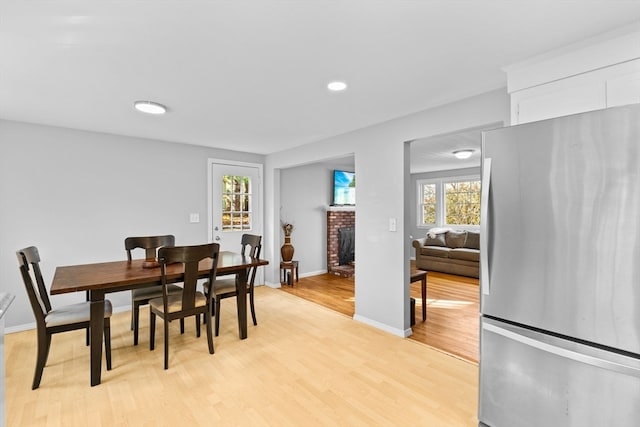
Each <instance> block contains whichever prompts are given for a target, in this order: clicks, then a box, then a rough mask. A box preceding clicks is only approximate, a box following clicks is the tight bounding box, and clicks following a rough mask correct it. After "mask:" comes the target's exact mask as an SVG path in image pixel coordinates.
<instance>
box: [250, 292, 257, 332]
mask: <svg viewBox="0 0 640 427" xmlns="http://www.w3.org/2000/svg"><path fill="white" fill-rule="evenodd" d="M249 305H250V306H251V318H252V319H253V326H256V325H257V324H258V321H257V320H256V308H255V307H254V305H253V286H251V289H249Z"/></svg>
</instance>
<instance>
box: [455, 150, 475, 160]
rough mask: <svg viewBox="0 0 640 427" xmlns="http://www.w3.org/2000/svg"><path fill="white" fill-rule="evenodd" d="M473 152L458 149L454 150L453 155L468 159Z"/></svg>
mask: <svg viewBox="0 0 640 427" xmlns="http://www.w3.org/2000/svg"><path fill="white" fill-rule="evenodd" d="M472 154H473V150H457V151H454V152H453V155H454V156H456V158H457V159H461V160H464V159H468V158H469V157H471V155H472Z"/></svg>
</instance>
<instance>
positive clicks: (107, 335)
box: [104, 317, 111, 371]
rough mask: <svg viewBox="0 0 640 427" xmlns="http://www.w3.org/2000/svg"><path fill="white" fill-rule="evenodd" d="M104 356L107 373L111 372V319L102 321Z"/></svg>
mask: <svg viewBox="0 0 640 427" xmlns="http://www.w3.org/2000/svg"><path fill="white" fill-rule="evenodd" d="M104 356H105V358H106V359H107V371H110V370H111V319H109V318H108V317H107V318H106V319H104Z"/></svg>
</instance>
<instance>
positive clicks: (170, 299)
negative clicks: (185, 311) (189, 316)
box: [149, 292, 207, 313]
mask: <svg viewBox="0 0 640 427" xmlns="http://www.w3.org/2000/svg"><path fill="white" fill-rule="evenodd" d="M149 305H150V306H151V307H152V308H153V309H154V310H156V311H160V312H164V304H163V302H162V298H154V299H152V300H151V301H149ZM206 305H207V298H206V297H205V296H204V294H203V293H202V292H196V301H195V306H196V307H204V306H206ZM167 309H168V312H169V313H175V312H178V311H180V310H182V295H169V296H167Z"/></svg>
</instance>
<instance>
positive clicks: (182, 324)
mask: <svg viewBox="0 0 640 427" xmlns="http://www.w3.org/2000/svg"><path fill="white" fill-rule="evenodd" d="M180 333H181V334H184V319H180Z"/></svg>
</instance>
